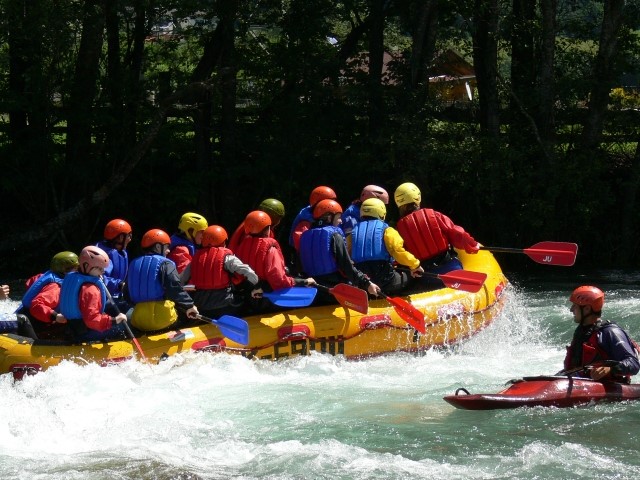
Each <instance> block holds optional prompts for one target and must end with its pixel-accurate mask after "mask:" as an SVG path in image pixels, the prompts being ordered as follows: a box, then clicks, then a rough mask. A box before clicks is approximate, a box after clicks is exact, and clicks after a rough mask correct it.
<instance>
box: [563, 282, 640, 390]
mask: <svg viewBox="0 0 640 480" xmlns="http://www.w3.org/2000/svg"><path fill="white" fill-rule="evenodd" d="M569 301H570V302H571V309H570V311H571V313H572V314H573V321H574V322H575V323H577V324H578V327H576V329H575V332H574V333H573V339H572V341H571V345H569V346H568V347H567V354H566V356H565V359H564V370H563V371H562V372H560V373H563V372H566V371H568V370H571V369H575V368H578V367H582V366H591V365H592V367H591V368H585V370H583V371H580V372H577V373H578V374H582V375H583V376H585V377H591V378H592V379H593V380H601V379H603V378H611V379H613V380H616V381H623V382H626V383H629V379H630V377H631V376H632V375H635V374H637V373H638V371H639V370H640V362H639V361H638V350H637V348H638V347H637V345H636V344H635V342H633V340H631V338H630V337H629V335H628V334H627V332H625V331H624V330H623V329H622V328H620V327H619V326H618V325H616V324H615V323H613V322H610V321H608V320H602V319H601V318H600V314H601V310H602V307H603V305H604V292H603V291H602V290H600V289H599V288H598V287H594V286H590V285H585V286H582V287H578V288H576V289H575V290H574V291H573V293H572V294H571V296H570V297H569ZM605 360H613V361H616V362H618V363H617V364H615V365H613V366H604V365H599V363H601V362H603V361H605Z"/></svg>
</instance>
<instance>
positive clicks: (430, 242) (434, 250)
mask: <svg viewBox="0 0 640 480" xmlns="http://www.w3.org/2000/svg"><path fill="white" fill-rule="evenodd" d="M396 228H397V230H398V233H399V234H400V236H401V237H402V238H403V240H404V248H406V249H407V250H408V251H409V252H411V253H412V254H413V255H414V256H415V257H416V258H417V259H418V260H420V261H423V260H429V259H431V258H434V257H437V256H438V255H441V254H443V253H445V252H446V251H447V250H448V249H449V242H448V240H447V238H446V237H445V236H444V233H443V232H442V229H441V228H440V225H439V224H438V220H437V219H436V215H435V212H434V211H433V210H432V209H430V208H421V209H420V210H416V211H415V212H412V213H410V214H409V215H406V216H404V217H402V218H401V219H400V220H398V223H397V225H396Z"/></svg>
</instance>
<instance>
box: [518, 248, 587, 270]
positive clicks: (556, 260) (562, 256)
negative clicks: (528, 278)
mask: <svg viewBox="0 0 640 480" xmlns="http://www.w3.org/2000/svg"><path fill="white" fill-rule="evenodd" d="M523 252H524V253H525V254H526V255H527V256H529V258H531V259H532V260H533V261H534V262H538V263H542V264H544V265H559V266H562V267H570V266H572V265H573V264H574V263H575V262H576V255H577V254H578V245H577V244H575V243H568V242H539V243H536V244H535V245H532V246H531V247H529V248H525V249H524V250H523Z"/></svg>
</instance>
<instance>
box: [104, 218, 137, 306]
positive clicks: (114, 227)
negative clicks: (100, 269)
mask: <svg viewBox="0 0 640 480" xmlns="http://www.w3.org/2000/svg"><path fill="white" fill-rule="evenodd" d="M131 238H132V230H131V225H129V223H127V222H126V221H125V220H122V219H120V218H115V219H113V220H111V221H109V222H108V223H107V225H106V226H105V227H104V233H103V240H101V241H99V242H98V243H96V246H97V247H99V248H101V249H102V250H104V251H105V252H107V255H109V260H110V262H109V266H108V267H107V269H106V270H105V271H104V275H103V276H102V280H103V281H104V283H105V285H106V286H107V289H108V290H109V293H111V296H112V297H113V298H114V299H115V300H116V302H117V301H118V300H119V299H120V297H121V296H122V284H123V282H124V280H125V278H127V270H128V269H129V254H128V253H127V246H128V245H129V242H130V241H131ZM120 309H121V310H123V311H126V310H128V308H127V306H126V305H122V306H120Z"/></svg>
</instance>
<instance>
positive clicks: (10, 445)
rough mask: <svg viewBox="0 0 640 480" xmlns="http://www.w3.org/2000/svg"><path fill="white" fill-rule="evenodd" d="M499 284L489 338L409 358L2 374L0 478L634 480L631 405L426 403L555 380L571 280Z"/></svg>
mask: <svg viewBox="0 0 640 480" xmlns="http://www.w3.org/2000/svg"><path fill="white" fill-rule="evenodd" d="M600 280H601V282H600V284H601V285H602V284H603V282H608V283H607V284H606V285H603V286H605V288H606V289H607V290H606V291H607V305H606V307H605V312H604V313H605V317H606V318H609V319H611V320H615V321H617V322H618V323H620V324H621V325H622V326H624V327H625V328H627V330H628V331H629V332H630V333H631V335H632V336H634V337H635V338H636V339H640V319H638V309H639V308H640V288H638V287H636V286H635V285H636V282H637V278H635V277H634V276H633V275H632V276H624V275H622V274H621V273H619V272H618V273H616V272H611V273H609V274H605V275H604V276H603V278H601V279H600ZM514 283H515V284H516V286H512V287H510V288H509V290H508V296H509V301H508V304H507V307H506V308H505V310H504V312H503V313H502V315H501V316H500V318H498V319H497V320H496V321H495V322H494V323H493V324H492V325H491V326H490V327H489V328H487V329H486V330H485V331H483V332H481V333H480V334H478V335H476V336H475V337H473V338H472V339H470V340H469V341H467V342H465V343H464V344H462V345H460V346H458V347H456V348H454V349H450V350H447V351H429V352H427V353H426V354H424V355H420V356H414V355H408V354H396V355H390V356H385V357H380V358H374V359H370V360H366V361H358V362H351V361H349V362H347V361H345V360H344V359H343V358H341V357H331V356H325V355H321V354H316V355H312V356H309V357H303V358H293V359H287V360H284V361H278V362H270V361H255V360H247V359H245V358H243V357H240V356H232V355H226V354H218V355H211V354H186V355H181V356H176V357H172V358H170V359H168V360H167V361H165V362H162V363H161V364H159V365H153V366H149V365H147V364H142V363H139V362H136V361H131V362H126V363H123V364H120V365H115V366H111V367H107V368H101V367H98V366H96V365H92V364H90V365H75V364H71V363H63V364H62V365H60V366H58V367H55V368H52V369H50V370H48V371H46V372H43V373H40V374H38V375H36V376H33V377H27V378H25V380H23V381H22V382H17V383H14V382H13V380H12V378H11V377H10V376H8V375H3V376H2V377H0V412H2V415H1V418H0V478H2V479H129V478H131V479H133V478H136V479H138V478H139V479H200V478H202V479H223V478H245V479H325V478H326V479H405V478H406V479H419V478H425V479H426V478H428V479H434V478H435V479H440V478H442V479H458V478H459V479H507V478H509V479H511V478H522V479H533V478H545V479H546V478H551V479H556V478H557V479H572V478H603V479H605V478H606V479H610V478H619V479H626V478H628V479H635V478H638V477H640V456H639V455H638V446H639V440H640V402H637V403H619V404H609V405H596V406H588V407H581V408H570V409H554V408H532V409H523V408H521V409H515V410H504V411H486V412H474V411H463V410H456V409H455V408H453V407H452V406H450V405H448V404H447V403H446V402H444V401H443V400H442V397H443V396H444V395H446V394H450V393H453V392H454V391H455V389H456V388H458V387H465V388H467V389H468V390H469V391H471V392H472V393H475V392H481V391H485V392H492V391H497V390H499V389H501V388H503V386H504V384H505V382H507V381H508V380H509V379H512V378H517V377H522V376H525V375H539V374H550V373H554V372H556V371H557V370H559V369H560V367H561V363H562V358H563V356H564V345H565V344H566V343H567V342H568V341H569V340H570V338H571V332H572V330H573V323H572V321H571V316H570V313H569V310H568V306H567V304H566V298H567V296H568V294H569V293H570V291H571V289H572V288H573V287H574V286H577V285H576V284H575V279H574V280H572V281H571V282H570V283H569V282H565V281H562V280H558V281H556V282H549V281H548V280H547V281H541V280H538V279H535V278H530V279H526V280H522V281H520V282H514ZM582 283H584V282H582ZM15 305H16V302H7V301H5V302H0V311H10V310H11V309H12V308H15Z"/></svg>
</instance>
